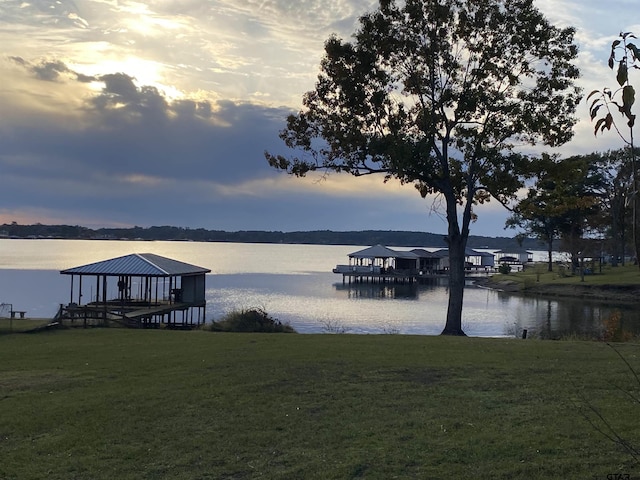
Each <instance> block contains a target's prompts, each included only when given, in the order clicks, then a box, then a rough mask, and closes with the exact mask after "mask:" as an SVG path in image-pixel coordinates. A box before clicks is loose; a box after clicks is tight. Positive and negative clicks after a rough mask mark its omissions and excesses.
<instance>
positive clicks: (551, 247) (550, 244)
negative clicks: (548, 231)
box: [547, 237, 553, 272]
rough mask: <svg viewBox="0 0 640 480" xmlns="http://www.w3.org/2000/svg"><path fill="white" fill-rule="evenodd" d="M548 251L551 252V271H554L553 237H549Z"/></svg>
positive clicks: (549, 268)
mask: <svg viewBox="0 0 640 480" xmlns="http://www.w3.org/2000/svg"><path fill="white" fill-rule="evenodd" d="M547 247H548V248H547V253H548V254H549V260H548V267H547V270H548V271H549V272H553V237H549V241H548V242H547Z"/></svg>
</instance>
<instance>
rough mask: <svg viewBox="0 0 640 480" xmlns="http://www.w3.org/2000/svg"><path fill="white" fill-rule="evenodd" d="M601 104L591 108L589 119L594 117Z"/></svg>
mask: <svg viewBox="0 0 640 480" xmlns="http://www.w3.org/2000/svg"><path fill="white" fill-rule="evenodd" d="M601 106H602V104H600V105H597V106H596V107H595V108H592V109H591V121H593V119H594V118H596V115H597V114H598V110H599V109H600V107H601Z"/></svg>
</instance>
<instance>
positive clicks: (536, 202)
mask: <svg viewBox="0 0 640 480" xmlns="http://www.w3.org/2000/svg"><path fill="white" fill-rule="evenodd" d="M605 164H606V162H605V159H604V157H603V156H602V155H600V154H591V155H586V156H581V155H578V156H573V157H569V158H566V159H560V158H558V157H556V156H549V155H542V157H541V158H540V159H537V160H534V165H535V167H534V170H535V172H536V180H535V182H534V184H533V185H532V186H531V187H530V188H529V190H528V193H527V195H526V196H525V197H524V198H522V199H520V200H519V201H518V203H517V204H516V205H515V207H514V208H513V214H512V215H511V217H509V218H508V219H507V221H506V226H508V227H512V228H516V227H519V228H521V229H522V230H523V233H524V234H525V235H526V236H531V235H532V236H534V237H536V238H538V239H539V240H540V241H542V242H544V243H546V244H547V253H548V262H547V263H548V270H549V271H552V266H553V245H554V242H555V241H556V240H562V241H563V243H564V245H565V247H566V249H567V250H568V251H569V252H570V253H571V255H572V260H573V264H574V266H577V265H578V264H577V262H578V257H579V255H578V252H580V251H583V250H584V248H583V247H584V245H585V242H584V241H583V237H584V235H585V234H586V233H587V232H589V233H591V234H593V233H595V232H600V231H603V230H604V229H605V228H606V227H605V223H606V222H607V221H608V219H606V218H605V214H606V212H605V208H606V207H605V205H606V204H607V199H608V188H609V184H608V183H607V180H606V179H605V170H604V165H605Z"/></svg>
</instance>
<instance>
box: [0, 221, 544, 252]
mask: <svg viewBox="0 0 640 480" xmlns="http://www.w3.org/2000/svg"><path fill="white" fill-rule="evenodd" d="M0 233H1V234H2V235H3V236H5V237H10V238H60V239H85V240H89V239H91V240H95V239H98V240H168V241H196V242H236V243H288V244H316V245H376V244H381V245H387V246H395V247H441V248H446V243H445V240H444V235H441V234H435V233H425V232H403V231H384V230H364V231H348V232H336V231H331V230H316V231H308V232H280V231H259V230H242V231H236V232H226V231H223V230H206V229H204V228H183V227H172V226H154V227H148V228H145V227H138V226H136V227H132V228H98V229H91V228H87V227H81V226H78V225H74V226H71V225H42V224H39V223H38V224H35V225H19V224H18V223H16V222H12V223H11V224H4V225H1V226H0ZM518 246H522V247H523V248H527V249H530V250H540V249H541V248H542V244H541V243H540V242H539V241H538V240H535V239H533V238H518V239H515V238H509V237H482V236H471V237H469V247H470V248H490V249H496V250H499V249H513V248H516V247H518Z"/></svg>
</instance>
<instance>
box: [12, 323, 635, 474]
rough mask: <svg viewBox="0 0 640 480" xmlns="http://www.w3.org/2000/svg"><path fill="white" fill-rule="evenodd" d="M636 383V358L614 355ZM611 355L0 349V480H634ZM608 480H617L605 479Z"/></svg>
mask: <svg viewBox="0 0 640 480" xmlns="http://www.w3.org/2000/svg"><path fill="white" fill-rule="evenodd" d="M617 348H618V349H619V351H620V352H621V353H622V354H623V355H624V357H625V358H626V359H627V360H628V361H629V362H630V363H631V365H633V367H634V368H635V369H636V370H637V371H640V345H638V344H620V345H618V346H617ZM618 386H622V387H625V388H633V387H635V390H634V392H635V393H637V390H638V388H637V387H638V385H637V384H634V383H633V379H632V376H631V375H630V373H629V371H628V370H627V369H626V366H625V365H624V363H623V362H622V361H621V360H620V359H619V357H617V355H616V353H615V352H614V351H613V350H612V349H611V348H610V347H608V346H607V345H605V344H602V343H592V342H572V341H562V342H551V341H548V342H545V341H536V340H505V339H479V338H447V337H427V336H401V335H293V334H290V335H283V334H231V333H209V332H202V331H197V332H177V331H163V330H157V331H140V330H137V331H136V330H124V329H88V330H66V331H64V330H63V331H53V332H45V333H39V334H30V335H27V334H14V335H3V336H0V478H2V479H5V480H9V479H20V480H25V479H43V478H47V479H49V480H51V479H64V480H68V479H116V478H117V479H190V480H191V479H252V478H267V479H272V478H275V479H280V478H282V479H345V478H346V479H348V478H367V479H392V478H401V479H403V478H407V479H413V478H429V479H431V478H434V479H444V478H455V479H471V478H473V479H477V478H480V479H482V478H486V479H549V478H562V479H569V478H571V479H581V478H584V479H592V478H602V479H604V478H607V475H609V474H617V473H621V474H629V475H630V477H619V478H633V477H634V475H637V474H638V473H637V472H639V471H640V469H639V466H638V464H636V463H634V462H633V460H632V458H631V457H630V456H629V455H628V454H627V453H625V452H624V451H623V450H622V449H621V448H620V447H618V446H616V445H614V444H613V443H612V442H610V441H609V440H607V439H606V438H604V437H603V436H602V435H601V434H600V433H598V432H597V431H596V430H595V429H594V428H593V427H592V426H591V425H590V424H589V423H588V422H587V421H586V420H585V418H584V416H583V415H584V414H589V410H588V409H587V408H586V405H587V403H588V404H590V405H591V406H593V407H596V408H597V409H598V410H599V411H600V412H601V413H602V415H603V416H604V418H606V419H608V420H609V421H610V422H612V424H613V425H614V426H615V429H616V431H617V432H619V433H621V434H623V435H624V436H625V437H627V438H629V439H630V440H632V441H633V442H635V444H636V445H640V429H639V426H640V425H639V423H640V419H639V415H638V413H639V409H640V406H639V405H638V404H634V403H633V402H632V401H631V400H630V399H629V397H628V396H627V395H626V394H625V393H624V392H623V391H621V390H620V389H618ZM615 478H618V477H615Z"/></svg>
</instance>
